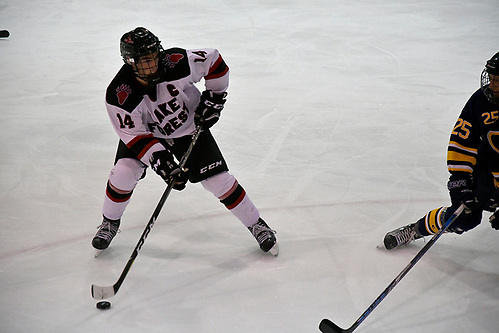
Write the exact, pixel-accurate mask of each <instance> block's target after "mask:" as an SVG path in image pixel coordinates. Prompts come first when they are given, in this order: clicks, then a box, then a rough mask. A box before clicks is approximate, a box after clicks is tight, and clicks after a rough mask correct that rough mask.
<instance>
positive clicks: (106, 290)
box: [91, 284, 116, 299]
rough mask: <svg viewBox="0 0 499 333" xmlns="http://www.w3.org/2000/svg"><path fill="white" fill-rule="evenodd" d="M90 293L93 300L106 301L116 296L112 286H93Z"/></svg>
mask: <svg viewBox="0 0 499 333" xmlns="http://www.w3.org/2000/svg"><path fill="white" fill-rule="evenodd" d="M91 292H92V297H93V298H95V299H107V298H110V297H113V296H114V295H116V292H115V291H114V287H113V286H108V287H101V286H96V285H95V284H93V285H92V288H91Z"/></svg>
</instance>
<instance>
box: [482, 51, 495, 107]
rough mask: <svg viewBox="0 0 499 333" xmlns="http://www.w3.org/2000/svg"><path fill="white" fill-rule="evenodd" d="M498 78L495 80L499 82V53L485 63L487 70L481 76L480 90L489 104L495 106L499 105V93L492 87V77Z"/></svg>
mask: <svg viewBox="0 0 499 333" xmlns="http://www.w3.org/2000/svg"><path fill="white" fill-rule="evenodd" d="M491 75H492V76H497V78H496V79H495V80H499V52H497V53H496V54H494V56H492V58H490V59H489V60H487V62H486V63H485V68H484V69H483V71H482V74H481V76H480V88H481V89H482V91H483V93H484V94H485V96H486V97H487V99H488V100H489V102H491V103H494V104H499V93H497V92H495V91H494V90H493V89H492V88H491V87H490V80H491V77H490V76H491Z"/></svg>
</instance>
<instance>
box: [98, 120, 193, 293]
mask: <svg viewBox="0 0 499 333" xmlns="http://www.w3.org/2000/svg"><path fill="white" fill-rule="evenodd" d="M201 131H202V124H200V125H199V126H198V127H197V128H196V132H195V133H194V136H193V137H192V141H191V143H190V145H189V148H188V149H187V151H186V152H185V153H184V156H182V159H181V160H180V163H179V166H180V168H181V169H183V168H184V166H185V162H186V161H187V159H188V158H189V155H190V154H191V152H192V149H193V148H194V145H195V144H196V141H197V139H198V137H199V134H201ZM173 185H175V181H174V179H173V178H171V179H170V180H169V181H168V186H167V187H166V190H165V192H164V193H163V195H162V196H161V199H160V200H159V202H158V204H157V205H156V209H155V210H154V212H153V213H152V216H151V218H150V219H149V222H148V223H147V225H146V228H145V229H144V232H143V233H142V236H140V239H139V241H138V243H137V245H135V248H134V249H133V252H132V255H131V256H130V259H128V262H127V264H126V266H125V268H124V269H123V272H121V275H120V277H119V278H118V281H116V283H115V284H114V285H112V286H105V287H102V286H96V285H94V284H93V285H92V288H91V292H92V297H93V298H95V299H106V298H109V297H113V296H114V295H116V293H117V292H118V290H119V289H120V287H121V284H122V283H123V281H124V280H125V277H126V275H127V274H128V271H130V268H131V267H132V264H133V262H134V261H135V258H137V256H138V255H139V251H140V249H141V248H142V245H144V242H145V240H146V238H147V236H148V235H149V232H150V231H151V229H152V227H153V226H154V223H155V222H156V219H157V218H158V215H159V212H160V211H161V209H162V208H163V205H164V204H165V201H166V199H167V198H168V196H169V195H170V192H171V191H172V188H173Z"/></svg>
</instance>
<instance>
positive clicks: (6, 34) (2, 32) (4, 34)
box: [0, 30, 10, 38]
mask: <svg viewBox="0 0 499 333" xmlns="http://www.w3.org/2000/svg"><path fill="white" fill-rule="evenodd" d="M9 36H10V32H9V30H0V38H7V37H9Z"/></svg>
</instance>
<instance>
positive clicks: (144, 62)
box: [134, 52, 159, 79]
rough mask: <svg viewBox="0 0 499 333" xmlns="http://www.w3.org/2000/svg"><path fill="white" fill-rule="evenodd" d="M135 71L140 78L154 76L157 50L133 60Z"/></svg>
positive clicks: (157, 59)
mask: <svg viewBox="0 0 499 333" xmlns="http://www.w3.org/2000/svg"><path fill="white" fill-rule="evenodd" d="M134 65H135V67H136V70H137V73H138V74H139V76H140V77H141V78H144V79H145V78H147V77H151V78H152V77H154V76H155V75H156V74H157V72H158V66H159V57H158V52H154V53H151V54H148V55H145V56H143V57H140V58H138V59H136V60H135V64H134Z"/></svg>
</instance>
